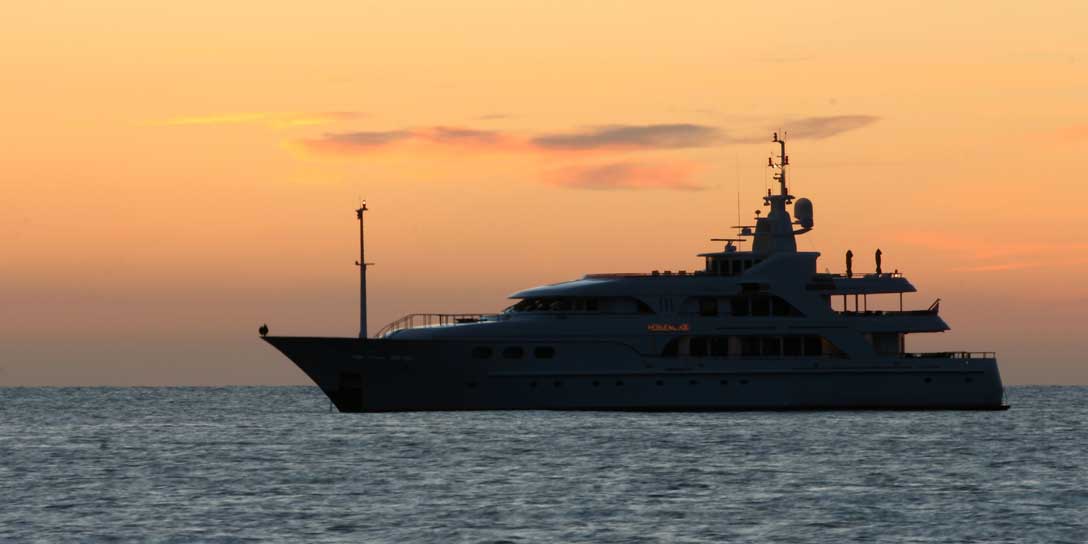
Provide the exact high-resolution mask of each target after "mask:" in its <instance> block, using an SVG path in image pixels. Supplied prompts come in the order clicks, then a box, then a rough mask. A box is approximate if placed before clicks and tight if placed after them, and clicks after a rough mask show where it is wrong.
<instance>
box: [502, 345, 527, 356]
mask: <svg viewBox="0 0 1088 544" xmlns="http://www.w3.org/2000/svg"><path fill="white" fill-rule="evenodd" d="M523 355H525V350H523V349H521V347H519V346H510V347H508V348H505V349H503V350H502V356H503V358H504V359H521V357H522V356H523Z"/></svg>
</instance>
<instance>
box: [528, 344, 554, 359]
mask: <svg viewBox="0 0 1088 544" xmlns="http://www.w3.org/2000/svg"><path fill="white" fill-rule="evenodd" d="M533 356H534V357H536V358H537V359H551V358H552V357H555V348H553V347H551V346H540V347H537V348H535V349H533Z"/></svg>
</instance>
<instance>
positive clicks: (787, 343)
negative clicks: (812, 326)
mask: <svg viewBox="0 0 1088 544" xmlns="http://www.w3.org/2000/svg"><path fill="white" fill-rule="evenodd" d="M801 353H802V351H801V337H800V336H787V337H785V338H783V339H782V355H786V356H796V355H801Z"/></svg>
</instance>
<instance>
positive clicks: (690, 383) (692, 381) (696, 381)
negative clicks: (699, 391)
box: [688, 380, 699, 385]
mask: <svg viewBox="0 0 1088 544" xmlns="http://www.w3.org/2000/svg"><path fill="white" fill-rule="evenodd" d="M688 385H699V380H690V381H688Z"/></svg>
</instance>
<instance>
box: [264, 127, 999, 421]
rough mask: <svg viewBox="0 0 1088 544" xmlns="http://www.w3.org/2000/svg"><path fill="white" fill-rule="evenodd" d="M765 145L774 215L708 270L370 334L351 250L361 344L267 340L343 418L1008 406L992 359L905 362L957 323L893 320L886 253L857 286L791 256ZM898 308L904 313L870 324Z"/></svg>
mask: <svg viewBox="0 0 1088 544" xmlns="http://www.w3.org/2000/svg"><path fill="white" fill-rule="evenodd" d="M773 141H774V142H775V143H777V144H778V145H779V147H780V153H779V155H778V157H777V160H775V159H770V160H769V166H770V167H771V168H773V169H774V179H775V181H776V182H777V184H778V192H777V193H776V192H773V191H771V190H768V192H767V195H766V196H764V197H763V201H764V206H765V207H767V208H769V210H768V212H767V213H766V215H763V214H760V213H758V212H757V214H756V218H755V224H754V225H741V226H738V227H737V228H738V229H739V235H738V236H739V237H738V238H731V239H715V240H716V241H719V242H725V245H724V247H723V248H722V250H721V251H717V252H711V253H704V254H701V255H700V256H701V257H703V258H704V263H705V265H704V268H703V270H699V271H695V272H691V273H688V272H683V271H681V272H676V273H673V272H671V271H664V272H659V271H653V272H649V273H638V274H589V275H586V276H585V277H583V278H581V279H578V280H574V281H567V282H562V283H556V284H552V285H545V286H541V287H534V288H531V289H526V290H524V291H520V292H518V293H514V294H513V295H511V297H510V298H512V299H515V300H517V302H516V303H515V304H513V305H512V306H510V307H509V308H507V309H506V310H505V311H503V312H502V313H499V314H456V315H454V314H412V315H409V316H406V317H404V318H402V319H399V320H397V321H395V322H393V323H391V324H389V325H387V326H386V327H384V328H383V329H382V330H381V331H380V332H379V333H378V334H377V335H376V337H374V338H366V337H365V336H366V334H365V332H366V303H365V294H366V267H367V263H366V262H365V260H363V259H362V247H360V260H359V261H358V262H357V263H356V264H358V265H359V266H360V277H361V279H360V281H361V286H360V289H361V301H360V302H361V304H360V312H361V315H360V322H361V323H360V329H361V333H360V337H359V338H314V337H283V336H265V337H264V339H265V340H266V341H268V342H269V343H270V344H272V345H273V346H275V347H276V348H277V349H279V350H280V351H281V352H283V354H284V355H286V356H287V357H288V358H290V359H291V360H292V361H293V362H295V364H297V365H298V366H299V368H301V369H302V370H303V371H304V372H305V373H306V374H307V375H308V376H309V377H310V378H311V379H312V380H313V381H314V382H315V383H316V384H317V385H318V386H319V387H321V389H322V390H323V391H324V392H325V393H326V394H327V395H328V396H329V398H330V399H331V400H332V402H333V403H334V404H335V405H336V406H337V408H339V409H340V410H341V411H345V412H379V411H408V410H533V409H557V410H802V409H965V410H966V409H981V410H996V409H1004V408H1007V405H1006V404H1005V403H1004V388H1003V386H1002V383H1001V377H1000V374H999V372H998V367H997V360H996V357H995V356H994V354H993V353H968V352H941V353H910V352H907V351H906V344H905V337H906V335H907V334H911V333H923V332H940V331H945V330H948V328H949V327H948V325H947V324H946V323H945V322H944V321H943V320H942V319H941V317H940V315H939V304H938V303H937V302H935V303H934V304H933V305H931V306H930V307H929V308H927V309H924V310H904V309H903V308H902V294H903V293H909V292H914V291H915V288H914V286H913V285H911V283H910V282H909V281H907V279H906V278H905V277H904V276H903V275H902V274H900V273H898V271H895V272H891V273H888V272H884V271H883V270H881V268H880V253H879V250H878V251H877V255H876V258H877V269H876V271H875V272H874V273H866V274H855V273H854V272H853V270H852V263H851V260H850V259H851V257H852V254H850V253H848V256H847V271H846V272H845V273H842V274H833V273H819V272H817V268H816V261H817V258H818V257H819V255H820V254H819V253H817V252H805V251H798V250H797V242H796V236H798V235H801V234H804V233H806V232H808V231H809V230H811V229H812V228H813V226H814V221H813V213H812V203H811V202H810V201H809V200H808V199H804V198H796V197H794V196H793V195H791V194H789V190H788V185H787V179H786V175H787V170H788V165H789V156H788V155H787V154H786V143H785V141H784V138H779V137H778V135H777V134H775V136H774V138H773ZM791 204H792V206H793V212H794V213H793V216H792V217H791V215H790V213H789V211H788V206H790V205H791ZM366 209H367V208H366V206H365V204H364V205H363V206H362V207H361V208H360V209H358V210H356V213H357V215H358V219H359V221H360V244H361V243H362V224H363V223H362V222H363V214H364V212H365V211H366ZM749 239H750V241H751V250H749V251H742V250H740V249H739V248H738V246H737V244H738V243H741V242H746V241H748V240H749ZM895 294H899V295H900V296H899V301H900V304H899V310H896V311H887V310H881V311H875V310H874V311H870V310H868V304H867V300H868V296H870V295H895ZM840 297H841V298H840ZM863 300H864V301H866V304H865V305H864V307H863V308H859V303H861V302H862V301H863ZM838 301H841V308H839V309H836V308H835V305H836V303H837V302H838ZM851 301H852V302H853V303H854V304H853V309H851V308H850V302H851Z"/></svg>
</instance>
